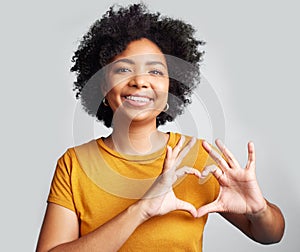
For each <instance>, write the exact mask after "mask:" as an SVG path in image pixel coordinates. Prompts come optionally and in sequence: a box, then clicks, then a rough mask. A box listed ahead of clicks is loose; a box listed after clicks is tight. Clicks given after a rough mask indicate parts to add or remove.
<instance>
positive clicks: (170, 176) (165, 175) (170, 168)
mask: <svg viewBox="0 0 300 252" xmlns="http://www.w3.org/2000/svg"><path fill="white" fill-rule="evenodd" d="M184 141H185V137H184V136H182V137H181V139H180V140H179V142H178V144H177V145H176V146H175V147H174V148H173V149H172V148H171V147H170V146H167V154H166V159H165V162H164V166H163V169H162V173H161V174H160V176H159V177H158V178H157V180H156V181H155V182H154V184H153V185H152V186H151V188H150V189H149V190H148V192H147V193H146V194H145V196H144V197H143V199H142V200H141V201H140V202H139V203H140V204H142V209H143V213H144V216H145V218H147V219H148V218H151V217H153V216H156V215H164V214H166V213H168V212H171V211H174V210H184V211H188V212H190V213H191V214H192V215H193V216H194V217H197V210H196V208H195V207H194V206H193V205H192V204H190V203H188V202H185V201H183V200H180V199H178V198H177V197H176V195H175V194H174V191H173V188H172V185H173V184H174V183H175V182H176V181H177V180H178V179H179V178H180V177H182V176H184V175H185V174H193V175H195V176H197V177H198V178H200V177H201V173H200V172H199V171H198V170H196V169H194V168H190V167H182V168H180V169H177V167H178V165H180V163H181V161H182V159H183V158H184V157H185V156H186V154H187V153H188V152H189V151H190V149H191V148H192V146H193V145H194V144H195V138H192V139H191V140H190V141H189V143H188V144H187V145H186V146H185V147H184V148H183V149H182V147H183V144H184Z"/></svg>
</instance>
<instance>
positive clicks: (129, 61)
mask: <svg viewBox="0 0 300 252" xmlns="http://www.w3.org/2000/svg"><path fill="white" fill-rule="evenodd" d="M119 62H124V63H128V64H130V65H135V62H134V61H133V60H131V59H126V58H124V59H119V60H117V61H115V62H113V64H117V63H119ZM152 65H161V66H163V67H164V68H165V69H167V66H166V65H165V64H164V63H163V62H161V61H157V60H153V61H147V62H146V66H152Z"/></svg>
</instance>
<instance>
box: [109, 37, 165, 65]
mask: <svg viewBox="0 0 300 252" xmlns="http://www.w3.org/2000/svg"><path fill="white" fill-rule="evenodd" d="M122 58H132V59H136V60H138V61H139V60H146V59H160V60H162V61H163V62H165V56H164V54H163V53H162V52H161V50H160V48H159V47H158V46H157V45H156V44H155V43H153V42H152V41H151V40H149V39H146V38H142V39H139V40H135V41H132V42H130V43H129V44H128V45H127V47H126V49H125V50H124V51H123V52H121V53H120V54H118V55H117V56H115V57H114V59H113V61H117V60H120V59H122Z"/></svg>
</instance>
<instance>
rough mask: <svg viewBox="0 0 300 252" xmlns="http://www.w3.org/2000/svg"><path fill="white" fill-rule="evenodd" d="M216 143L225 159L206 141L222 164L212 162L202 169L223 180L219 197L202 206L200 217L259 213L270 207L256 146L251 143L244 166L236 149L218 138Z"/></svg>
mask: <svg viewBox="0 0 300 252" xmlns="http://www.w3.org/2000/svg"><path fill="white" fill-rule="evenodd" d="M216 145H217V147H218V148H219V150H220V151H221V153H222V154H223V156H224V157H225V159H226V160H227V161H225V160H224V159H223V158H222V157H221V156H220V155H219V154H218V153H217V152H216V151H214V150H213V149H212V148H211V146H210V145H209V144H208V143H207V142H205V141H203V143H202V146H203V147H204V149H205V150H206V151H207V152H208V153H209V155H210V156H211V157H212V158H213V159H214V160H215V162H216V163H217V165H218V166H208V167H206V168H205V169H204V171H203V172H202V176H203V177H206V176H207V175H208V174H209V173H212V174H213V175H214V176H215V177H216V179H217V180H218V182H219V184H220V192H219V195H218V198H217V199H216V200H215V201H214V202H212V203H210V204H207V205H205V206H202V207H200V208H199V209H198V217H201V216H203V215H205V214H207V213H211V212H228V213H236V214H247V215H256V214H259V213H261V212H263V211H264V210H265V209H266V208H267V203H266V200H265V199H264V197H263V195H262V193H261V190H260V188H259V186H258V183H257V179H256V175H255V150H254V144H253V143H252V142H249V143H248V162H247V164H246V167H245V168H244V169H243V168H241V167H240V165H239V163H238V161H237V160H236V159H235V158H234V156H233V155H232V153H231V152H230V151H229V150H228V149H227V148H226V147H225V146H224V145H223V144H222V142H221V141H220V140H216Z"/></svg>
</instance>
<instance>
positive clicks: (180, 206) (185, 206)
mask: <svg viewBox="0 0 300 252" xmlns="http://www.w3.org/2000/svg"><path fill="white" fill-rule="evenodd" d="M176 207H177V210H183V211H187V212H189V213H190V214H191V215H193V216H194V217H195V218H196V217H197V216H198V212H197V209H196V208H195V207H194V206H193V205H192V204H191V203H189V202H186V201H183V200H180V199H177V201H176Z"/></svg>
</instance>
